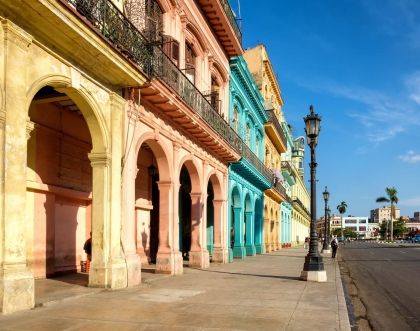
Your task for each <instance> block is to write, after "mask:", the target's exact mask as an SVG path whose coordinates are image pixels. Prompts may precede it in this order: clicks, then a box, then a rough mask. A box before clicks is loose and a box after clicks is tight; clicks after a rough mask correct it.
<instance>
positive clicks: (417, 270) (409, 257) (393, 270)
mask: <svg viewBox="0 0 420 331" xmlns="http://www.w3.org/2000/svg"><path fill="white" fill-rule="evenodd" d="M340 258H341V259H342V260H343V262H345V264H346V265H347V267H348V269H349V271H350V275H351V278H352V279H353V281H354V283H355V285H356V287H357V289H358V296H359V298H360V299H361V300H362V302H363V303H364V305H365V307H366V310H367V318H368V320H369V322H370V324H371V326H372V327H373V329H374V330H378V331H379V330H380V331H386V330H390V331H391V330H392V331H394V330H398V331H405V330H420V277H419V276H420V245H413V244H388V243H383V244H380V243H369V242H352V243H349V244H346V245H345V246H340Z"/></svg>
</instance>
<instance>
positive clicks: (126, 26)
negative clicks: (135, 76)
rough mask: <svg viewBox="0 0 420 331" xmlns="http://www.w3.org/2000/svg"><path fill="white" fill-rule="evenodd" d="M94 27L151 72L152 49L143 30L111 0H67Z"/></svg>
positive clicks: (146, 71) (147, 72) (146, 72)
mask: <svg viewBox="0 0 420 331" xmlns="http://www.w3.org/2000/svg"><path fill="white" fill-rule="evenodd" d="M67 2H68V3H69V4H71V5H72V6H74V8H76V10H77V11H78V12H79V14H81V15H82V16H84V17H85V18H86V19H87V20H88V21H89V22H90V24H91V25H92V27H93V28H94V29H95V30H96V31H97V32H98V33H100V34H101V35H102V36H103V37H104V38H105V39H106V40H108V41H109V42H110V43H111V44H112V45H113V46H114V47H116V48H117V49H118V50H119V51H120V52H121V53H122V54H124V56H126V57H127V58H129V59H130V60H131V61H133V62H135V63H136V64H137V65H138V66H139V67H140V68H141V70H142V71H143V72H144V73H145V74H146V75H150V73H151V68H150V64H151V56H152V49H151V47H150V44H149V42H148V41H147V40H146V38H145V37H144V36H143V35H142V34H141V32H140V31H139V30H138V29H137V28H136V27H135V26H134V25H133V24H132V23H131V22H130V21H129V20H128V19H127V18H126V17H125V16H124V14H123V13H122V12H121V11H120V10H119V9H118V8H117V7H116V6H115V5H114V4H113V3H112V2H111V1H109V0H67Z"/></svg>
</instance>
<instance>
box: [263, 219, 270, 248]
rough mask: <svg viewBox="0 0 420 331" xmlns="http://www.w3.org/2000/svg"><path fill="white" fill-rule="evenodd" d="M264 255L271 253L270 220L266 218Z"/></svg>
mask: <svg viewBox="0 0 420 331" xmlns="http://www.w3.org/2000/svg"><path fill="white" fill-rule="evenodd" d="M264 237H265V240H264V247H265V249H264V253H269V252H270V251H271V249H270V219H269V218H264Z"/></svg>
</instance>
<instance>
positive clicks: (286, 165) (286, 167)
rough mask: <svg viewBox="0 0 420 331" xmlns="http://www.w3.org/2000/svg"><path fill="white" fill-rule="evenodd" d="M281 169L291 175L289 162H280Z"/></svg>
mask: <svg viewBox="0 0 420 331" xmlns="http://www.w3.org/2000/svg"><path fill="white" fill-rule="evenodd" d="M281 169H282V170H287V171H288V172H289V173H290V174H291V173H292V165H291V164H290V161H281Z"/></svg>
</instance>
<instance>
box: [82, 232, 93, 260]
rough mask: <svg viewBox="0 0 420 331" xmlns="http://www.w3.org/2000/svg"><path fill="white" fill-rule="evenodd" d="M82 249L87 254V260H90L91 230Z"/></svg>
mask: <svg viewBox="0 0 420 331" xmlns="http://www.w3.org/2000/svg"><path fill="white" fill-rule="evenodd" d="M83 249H84V251H85V253H86V255H87V260H88V261H89V262H90V261H91V260H92V232H91V233H90V237H89V239H88V240H86V241H85V244H84V245H83Z"/></svg>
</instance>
